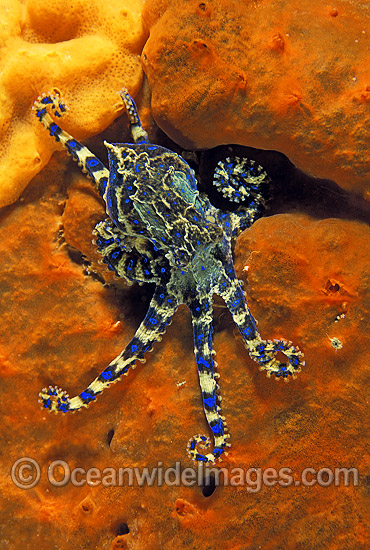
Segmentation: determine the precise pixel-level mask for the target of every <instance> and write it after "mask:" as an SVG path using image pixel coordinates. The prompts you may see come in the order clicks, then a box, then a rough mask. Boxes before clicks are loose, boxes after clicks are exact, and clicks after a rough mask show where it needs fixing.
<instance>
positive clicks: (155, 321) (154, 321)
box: [149, 317, 157, 325]
mask: <svg viewBox="0 0 370 550" xmlns="http://www.w3.org/2000/svg"><path fill="white" fill-rule="evenodd" d="M149 322H150V323H152V325H156V324H157V319H154V317H151V318H150V319H149Z"/></svg>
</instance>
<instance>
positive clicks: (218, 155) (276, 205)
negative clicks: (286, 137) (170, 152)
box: [184, 145, 370, 223]
mask: <svg viewBox="0 0 370 550" xmlns="http://www.w3.org/2000/svg"><path fill="white" fill-rule="evenodd" d="M184 155H185V156H186V152H185V153H184ZM228 156H230V157H232V156H237V157H241V158H248V159H253V160H255V161H256V162H258V164H260V165H261V166H262V167H263V168H264V169H265V170H266V172H267V173H268V175H269V177H270V178H271V182H270V184H269V187H270V189H269V194H270V197H269V199H268V202H267V207H266V211H265V215H267V216H271V215H274V214H281V213H287V212H296V211H299V212H302V213H305V214H308V215H310V216H312V217H314V218H318V219H323V218H340V219H347V220H357V221H362V222H366V223H369V222H370V203H369V202H368V201H366V200H365V199H363V197H362V196H361V195H359V194H356V193H351V192H349V191H346V190H345V189H342V188H341V187H339V185H337V184H336V183H335V182H334V181H331V180H327V179H320V178H314V177H312V176H309V175H307V174H305V173H304V172H302V171H301V170H299V169H298V168H296V167H295V166H294V165H293V164H292V163H291V162H290V160H289V159H288V158H287V157H286V156H285V155H283V154H282V153H279V152H277V151H265V150H261V149H254V148H252V147H244V146H242V145H225V146H224V145H222V146H219V147H215V148H214V149H209V150H207V151H198V152H197V153H196V159H197V160H196V161H194V160H193V159H194V154H192V157H191V160H190V159H189V164H191V165H192V168H194V169H195V171H196V172H199V179H200V181H199V186H198V187H199V190H200V191H204V192H207V194H208V196H209V198H210V200H211V202H212V203H213V204H214V205H215V206H216V207H217V208H222V209H224V210H229V211H230V210H235V209H236V208H238V206H239V205H238V204H236V203H230V201H227V200H225V199H224V198H223V197H222V195H221V193H219V192H218V191H217V189H216V188H215V187H214V185H213V173H214V169H215V167H216V165H217V163H218V162H219V161H220V160H222V159H225V158H226V157H228Z"/></svg>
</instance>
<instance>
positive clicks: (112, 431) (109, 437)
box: [107, 428, 114, 447]
mask: <svg viewBox="0 0 370 550" xmlns="http://www.w3.org/2000/svg"><path fill="white" fill-rule="evenodd" d="M113 436H114V429H113V428H112V429H111V430H109V432H108V433H107V444H108V445H109V447H110V444H111V443H112V439H113Z"/></svg>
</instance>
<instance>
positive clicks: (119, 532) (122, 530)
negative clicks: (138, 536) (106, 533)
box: [116, 523, 130, 537]
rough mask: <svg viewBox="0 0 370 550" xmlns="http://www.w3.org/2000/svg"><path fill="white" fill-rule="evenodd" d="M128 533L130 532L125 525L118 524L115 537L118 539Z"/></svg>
mask: <svg viewBox="0 0 370 550" xmlns="http://www.w3.org/2000/svg"><path fill="white" fill-rule="evenodd" d="M129 532H130V529H129V527H128V525H127V523H120V524H119V526H118V527H117V529H116V536H117V537H119V536H121V535H128V534H129Z"/></svg>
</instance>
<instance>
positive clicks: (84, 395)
mask: <svg viewBox="0 0 370 550" xmlns="http://www.w3.org/2000/svg"><path fill="white" fill-rule="evenodd" d="M81 398H82V399H95V398H96V396H95V395H91V393H88V392H86V391H83V392H82V393H81Z"/></svg>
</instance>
